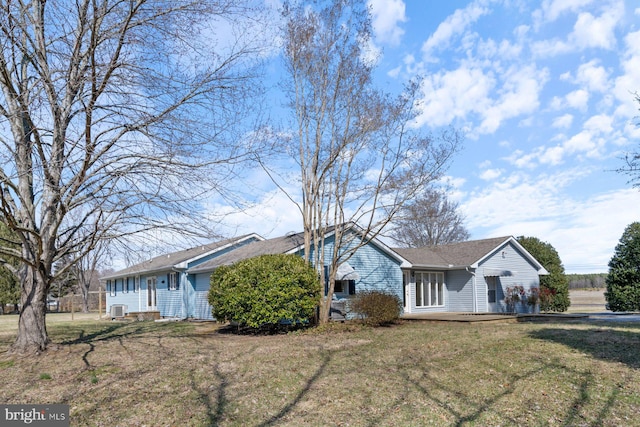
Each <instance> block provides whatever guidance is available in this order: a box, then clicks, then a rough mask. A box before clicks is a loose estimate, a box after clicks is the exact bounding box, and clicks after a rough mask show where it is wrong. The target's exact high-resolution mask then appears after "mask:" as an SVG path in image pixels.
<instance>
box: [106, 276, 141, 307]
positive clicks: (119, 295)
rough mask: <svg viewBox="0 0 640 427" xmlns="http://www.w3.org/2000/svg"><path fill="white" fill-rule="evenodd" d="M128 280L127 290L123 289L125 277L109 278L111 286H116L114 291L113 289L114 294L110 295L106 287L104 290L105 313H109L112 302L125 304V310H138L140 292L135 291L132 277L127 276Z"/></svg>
mask: <svg viewBox="0 0 640 427" xmlns="http://www.w3.org/2000/svg"><path fill="white" fill-rule="evenodd" d="M127 280H128V282H129V290H128V292H127V291H125V290H124V289H126V288H125V287H123V286H124V283H125V282H124V281H125V278H124V277H123V278H120V279H115V280H111V286H114V283H115V286H116V291H115V296H112V295H111V294H112V293H111V292H109V290H108V289H107V292H106V295H107V297H106V314H107V315H109V314H110V312H111V306H112V305H114V304H124V305H126V306H127V312H130V311H138V301H139V298H140V297H141V295H140V292H135V287H134V277H133V276H131V277H128V278H127Z"/></svg>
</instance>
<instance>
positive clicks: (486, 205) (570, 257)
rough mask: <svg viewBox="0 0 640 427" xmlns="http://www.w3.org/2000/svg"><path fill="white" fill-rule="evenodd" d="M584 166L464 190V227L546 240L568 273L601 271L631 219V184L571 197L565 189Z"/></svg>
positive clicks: (634, 197)
mask: <svg viewBox="0 0 640 427" xmlns="http://www.w3.org/2000/svg"><path fill="white" fill-rule="evenodd" d="M588 174H589V171H585V170H584V169H577V168H576V169H572V170H567V171H564V172H562V173H560V174H554V175H537V176H532V175H525V174H520V173H517V174H513V175H511V176H508V177H505V179H503V180H502V181H500V182H496V183H494V184H493V185H491V186H488V187H487V186H484V187H482V188H481V189H477V190H476V191H474V192H472V193H470V194H469V196H468V197H467V198H466V200H465V201H463V202H462V203H461V209H462V210H463V212H464V214H465V216H466V218H467V224H468V226H469V229H470V230H471V231H472V233H479V234H481V235H474V237H477V238H480V237H485V236H487V237H488V236H492V237H494V236H504V235H514V236H520V235H526V236H534V237H538V238H540V239H541V240H543V241H546V242H549V243H551V244H552V245H553V246H554V247H555V248H556V249H557V250H558V252H559V254H560V257H561V259H562V261H563V263H564V265H565V268H566V269H567V271H568V272H581V271H582V272H598V271H606V268H607V267H606V265H607V263H608V261H609V259H610V258H611V256H612V255H613V250H614V248H615V245H616V244H617V243H618V240H619V239H620V236H621V235H622V232H623V231H624V228H625V227H626V226H627V225H628V224H630V223H631V222H633V221H636V220H637V214H636V212H635V211H634V210H633V209H628V207H629V206H640V192H639V191H637V190H635V189H620V190H612V191H608V192H604V193H600V194H596V195H592V196H583V197H575V196H573V195H571V194H570V193H568V191H567V188H568V186H569V185H573V184H574V183H575V182H576V181H579V180H581V179H582V178H584V177H585V176H586V175H588Z"/></svg>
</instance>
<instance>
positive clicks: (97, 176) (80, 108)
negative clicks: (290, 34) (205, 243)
mask: <svg viewBox="0 0 640 427" xmlns="http://www.w3.org/2000/svg"><path fill="white" fill-rule="evenodd" d="M240 3H241V2H238V1H234V0H210V1H204V2H201V1H175V2H174V1H164V0H162V1H159V0H158V1H155V0H48V1H45V0H32V1H29V2H23V1H20V0H17V1H14V0H0V10H1V12H0V30H1V31H0V45H1V46H2V51H1V53H0V128H1V129H2V132H1V133H0V135H2V136H0V145H1V148H0V216H2V217H4V219H5V221H6V223H7V225H8V227H9V228H10V229H11V230H12V231H13V232H15V233H16V235H17V236H18V240H19V243H20V247H19V248H18V249H13V248H10V247H6V246H2V247H0V257H1V258H3V259H6V257H10V258H11V257H12V258H15V259H19V260H20V261H21V263H22V264H21V265H22V268H21V270H20V271H19V277H20V281H21V299H20V303H21V306H22V308H21V313H20V319H19V326H18V336H17V339H16V341H15V343H14V345H13V349H14V351H18V352H27V351H40V350H43V349H45V348H46V347H47V344H48V343H49V338H48V336H47V330H46V324H45V301H46V296H47V292H48V290H49V287H50V285H51V283H52V281H53V280H54V279H55V275H62V274H65V272H66V270H67V269H68V268H70V266H72V265H74V264H75V262H76V261H77V260H78V259H80V258H82V257H83V256H84V254H86V253H87V252H89V251H90V250H92V248H93V247H95V245H96V244H97V242H99V241H100V240H104V239H112V238H118V237H122V236H126V235H131V234H133V233H137V232H141V231H150V230H154V229H157V228H159V227H165V226H167V225H169V224H171V225H173V226H175V227H178V228H180V229H185V228H187V229H188V227H189V226H190V225H193V224H197V221H195V220H194V219H195V218H197V215H198V214H199V212H200V210H199V207H198V205H197V204H195V203H194V202H193V201H194V200H197V199H198V197H199V196H200V195H201V194H208V191H210V190H213V189H214V187H215V185H216V181H215V180H213V181H212V179H211V177H219V176H220V174H221V173H222V171H223V170H225V169H224V167H223V166H224V165H225V164H226V165H228V164H229V161H235V160H237V159H238V157H237V156H238V154H237V153H236V152H235V151H234V149H233V146H234V144H231V143H230V141H235V138H234V135H231V132H230V130H233V129H234V126H233V124H234V121H239V120H242V118H243V117H242V114H240V113H242V112H243V106H239V105H238V104H239V103H240V102H241V101H242V100H245V99H247V96H248V95H249V91H250V90H251V86H250V81H251V80H250V79H249V77H251V73H250V72H251V70H250V68H248V65H249V64H248V63H247V62H245V58H247V57H248V55H252V54H253V53H254V52H251V51H250V49H247V47H246V46H247V45H246V44H244V43H243V40H235V41H234V40H228V41H227V42H226V44H225V48H224V50H220V51H214V50H213V46H214V44H213V42H212V41H213V40H214V39H215V37H216V36H217V34H216V26H220V27H221V28H223V29H224V31H223V34H224V35H225V36H226V37H231V35H233V34H236V33H234V31H233V29H234V19H236V18H240V17H241V16H242V15H243V14H244V13H245V12H247V9H246V8H245V7H244V6H242V5H241V4H240ZM247 33H248V32H247V31H245V32H244V33H239V32H238V33H237V34H242V36H243V37H246V34H247ZM218 182H219V181H218ZM187 218H190V221H184V220H185V219H187ZM203 223H204V222H203ZM59 260H65V262H64V265H60V266H59V268H58V269H57V270H56V271H55V272H54V269H53V265H54V263H56V262H57V261H59Z"/></svg>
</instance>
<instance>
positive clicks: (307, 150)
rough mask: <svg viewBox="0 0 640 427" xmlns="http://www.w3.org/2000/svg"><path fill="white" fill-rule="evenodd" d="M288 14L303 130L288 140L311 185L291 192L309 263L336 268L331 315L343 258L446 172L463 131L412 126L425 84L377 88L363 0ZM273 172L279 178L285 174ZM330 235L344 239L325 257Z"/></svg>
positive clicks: (325, 306) (288, 87) (292, 91)
mask: <svg viewBox="0 0 640 427" xmlns="http://www.w3.org/2000/svg"><path fill="white" fill-rule="evenodd" d="M284 16H285V19H286V28H285V35H284V63H285V67H286V70H287V81H286V82H285V83H284V85H283V88H284V89H285V91H286V94H287V97H288V100H289V107H290V109H291V111H292V113H293V116H294V120H293V121H294V125H293V127H294V128H295V132H294V133H293V135H292V136H291V137H290V138H289V139H287V140H285V141H284V144H285V146H286V148H287V150H288V152H289V153H293V157H294V159H295V160H296V162H297V163H298V166H299V168H300V185H301V191H302V195H301V200H300V198H298V197H296V196H295V195H294V194H289V193H288V195H289V198H290V199H291V200H292V201H294V203H297V206H298V208H299V209H300V212H301V214H302V218H303V227H304V236H305V238H304V248H305V256H306V258H307V260H308V261H309V262H312V263H313V264H314V265H315V266H317V268H318V269H319V271H320V272H321V274H323V271H324V269H323V268H322V267H321V266H324V265H328V266H329V268H328V293H327V295H325V297H324V299H323V300H322V302H321V307H320V321H321V322H324V321H327V320H328V318H329V312H330V305H331V299H332V296H333V292H334V286H335V280H336V272H337V269H338V267H339V265H340V264H342V263H344V262H346V261H347V260H348V259H349V258H350V257H351V256H353V254H354V253H355V252H356V251H357V249H358V248H360V247H361V246H363V245H365V244H367V243H368V242H369V241H371V239H373V238H374V237H376V236H377V235H378V233H379V232H380V231H381V230H382V229H383V228H384V227H385V226H386V225H387V224H388V223H389V221H390V220H391V219H392V218H393V217H394V216H395V214H396V213H397V211H398V209H399V208H400V206H402V204H403V203H405V202H406V201H407V200H410V199H411V198H412V197H413V196H414V195H415V194H416V193H417V192H418V191H419V190H420V189H422V188H424V187H425V186H427V185H429V184H430V183H431V182H432V181H434V180H435V179H437V178H439V177H440V176H441V174H442V172H443V171H444V169H445V167H446V166H447V165H448V163H449V161H450V159H451V157H452V156H453V155H454V153H455V152H456V151H457V150H458V148H459V135H458V134H457V132H455V131H453V130H448V131H446V132H444V133H443V134H442V135H440V136H438V137H433V136H431V135H424V134H422V133H420V132H419V131H418V130H417V129H415V128H414V127H413V126H412V123H413V119H414V118H415V114H416V111H415V105H416V95H417V93H418V90H419V88H420V86H419V82H411V83H410V84H409V85H408V86H407V88H406V90H405V91H404V92H403V93H402V94H401V95H400V96H398V97H395V98H394V97H392V96H390V95H389V94H386V93H383V92H381V91H379V90H376V88H375V87H374V85H373V81H372V72H373V69H374V65H375V59H370V58H369V57H370V54H371V52H369V51H367V49H366V47H367V45H368V41H369V39H370V36H371V19H370V15H369V10H368V8H367V6H366V4H365V3H364V2H363V1H358V0H335V1H330V2H326V1H313V2H304V4H298V5H295V6H290V5H285V8H284ZM271 176H272V178H273V179H274V181H275V182H276V183H278V176H277V174H275V173H273V172H271ZM280 187H281V188H282V189H284V185H280ZM355 224H357V225H358V226H357V227H356V226H355ZM328 233H331V235H332V236H333V239H334V240H333V241H335V245H331V247H332V249H331V251H330V252H328V249H327V252H328V253H326V254H325V249H326V248H327V247H326V246H325V241H326V239H325V237H326V236H327V235H328ZM312 248H313V251H312Z"/></svg>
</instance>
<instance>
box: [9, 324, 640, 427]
mask: <svg viewBox="0 0 640 427" xmlns="http://www.w3.org/2000/svg"><path fill="white" fill-rule="evenodd" d="M7 317H9V316H7ZM51 317H52V318H53V317H54V316H51ZM1 320H3V319H2V318H0V323H1ZM341 329H344V328H343V327H340V326H338V330H337V331H333V332H330V333H329V332H325V333H296V334H289V335H278V336H236V335H231V334H224V333H219V332H218V326H217V325H216V324H213V323H151V322H136V323H118V322H109V321H96V320H84V321H83V320H75V321H74V322H68V321H67V322H65V321H63V322H53V321H52V323H51V324H50V326H49V332H50V334H51V336H52V338H53V340H54V341H55V342H56V343H58V348H57V349H56V350H52V351H49V352H47V353H46V354H44V355H40V356H35V357H32V358H29V359H20V358H17V357H15V356H10V355H8V354H2V355H0V373H1V375H2V383H3V384H2V388H1V389H0V390H1V391H0V400H1V401H3V402H5V403H67V404H69V405H70V408H71V425H88V426H100V425H103V426H142V425H146V426H163V425H167V426H169V425H180V426H188V425H191V426H208V425H222V426H234V425H236V426H269V425H290V426H300V425H310V426H315V425H317V426H324V425H345V426H346V425H350V426H372V425H376V426H378V425H389V426H398V425H420V426H424V425H436V426H451V425H453V426H455V425H458V426H462V425H477V426H488V425H501V426H507V425H514V426H516V425H518V426H527V425H532V426H538V425H564V426H567V425H570V426H573V425H588V426H592V425H611V426H619V425H630V424H632V423H633V422H636V421H637V414H638V413H640V370H639V368H640V351H639V350H640V325H637V324H635V325H632V324H618V323H617V324H615V325H614V324H611V325H610V324H596V323H590V322H578V323H541V324H536V323H526V324H472V325H468V324H447V323H421V322H405V323H402V324H400V325H396V326H393V327H389V328H378V329H368V328H359V327H355V328H351V329H355V330H351V331H344V330H341ZM14 333H15V332H14V330H10V328H6V327H5V328H2V327H0V349H1V350H5V349H6V348H8V346H9V345H10V343H11V342H12V340H13V339H14V336H13V334H14Z"/></svg>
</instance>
